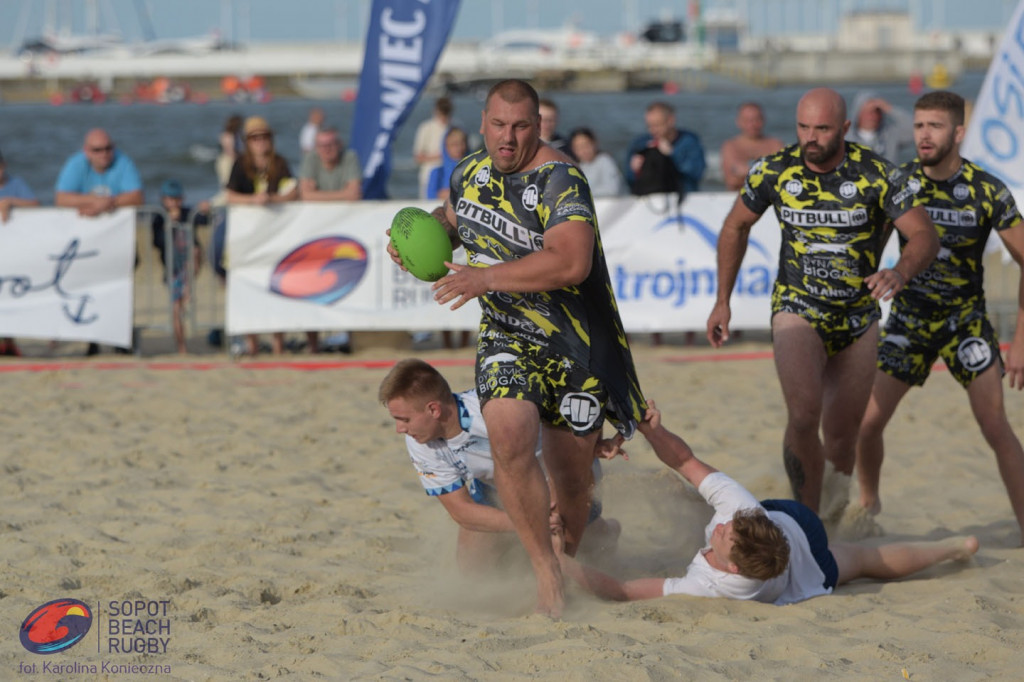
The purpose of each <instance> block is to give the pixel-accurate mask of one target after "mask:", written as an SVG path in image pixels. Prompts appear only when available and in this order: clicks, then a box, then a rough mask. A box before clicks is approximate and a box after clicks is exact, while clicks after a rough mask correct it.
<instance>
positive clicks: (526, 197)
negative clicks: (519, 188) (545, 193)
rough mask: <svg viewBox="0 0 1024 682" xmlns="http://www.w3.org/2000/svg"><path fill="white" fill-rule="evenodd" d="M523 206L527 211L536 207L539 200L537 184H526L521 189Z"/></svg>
mask: <svg viewBox="0 0 1024 682" xmlns="http://www.w3.org/2000/svg"><path fill="white" fill-rule="evenodd" d="M522 201H523V208H525V209H526V210H527V211H532V210H534V209H536V208H537V204H538V203H539V202H540V190H539V189H537V185H528V186H527V187H526V189H524V190H523V199H522Z"/></svg>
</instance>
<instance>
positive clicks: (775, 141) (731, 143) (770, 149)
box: [719, 102, 786, 190]
mask: <svg viewBox="0 0 1024 682" xmlns="http://www.w3.org/2000/svg"><path fill="white" fill-rule="evenodd" d="M736 127H737V128H739V131H740V134H739V135H737V136H736V137H730V138H729V139H728V140H726V141H725V142H723V143H722V147H721V149H720V150H719V156H720V157H721V163H722V181H723V182H724V183H725V187H726V189H728V190H738V189H740V188H742V187H743V181H744V180H746V178H747V171H748V170H750V164H752V163H753V162H754V161H756V160H757V159H759V158H761V157H762V156H768V155H769V154H774V153H775V152H777V151H779V150H780V149H782V148H783V147H784V146H786V145H785V144H783V142H782V140H780V139H779V138H777V137H765V134H764V110H762V109H761V105H760V104H758V103H757V102H744V103H743V104H741V105H740V106H739V109H738V110H737V112H736Z"/></svg>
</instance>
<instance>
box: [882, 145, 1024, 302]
mask: <svg viewBox="0 0 1024 682" xmlns="http://www.w3.org/2000/svg"><path fill="white" fill-rule="evenodd" d="M894 180H895V181H897V182H900V183H901V184H902V183H905V184H906V186H907V188H908V189H909V190H910V191H911V192H912V193H913V194H914V197H915V199H916V200H917V203H919V204H923V205H924V207H925V210H927V211H928V215H929V217H931V219H932V222H933V223H934V224H935V229H936V231H938V233H939V244H940V247H939V255H938V256H937V257H936V258H935V260H934V261H932V263H931V264H930V265H929V266H928V267H927V269H925V270H924V271H923V272H921V273H920V274H918V275H917V276H916V277H914V278H913V279H912V280H910V282H909V283H908V284H907V286H906V288H904V289H903V291H901V292H900V293H899V297H898V299H897V300H898V302H901V303H905V304H908V305H913V306H915V307H920V306H924V307H931V306H936V305H937V306H939V307H949V306H957V305H960V304H961V303H963V302H964V301H967V300H971V299H975V298H980V297H981V296H982V294H983V289H982V287H983V284H984V279H985V270H984V264H983V257H984V255H985V243H986V242H987V241H988V237H989V234H990V233H991V231H992V230H993V229H995V230H996V231H999V230H1005V229H1007V228H1009V227H1012V226H1013V225H1016V224H1017V223H1018V222H1020V220H1021V216H1020V213H1019V212H1018V210H1017V205H1016V203H1015V202H1014V200H1013V195H1012V194H1010V191H1009V190H1008V189H1007V188H1006V185H1004V184H1003V182H1002V181H1001V180H999V179H998V178H996V177H995V176H993V175H992V174H990V173H987V172H985V171H984V170H982V168H981V167H980V166H977V165H975V164H973V163H971V162H970V161H967V160H966V159H965V160H964V162H963V164H962V165H961V166H960V169H959V170H958V171H957V172H956V173H954V174H953V175H952V176H951V177H949V178H948V179H946V180H932V179H930V178H929V177H928V176H927V175H925V174H924V170H923V169H922V168H921V163H920V161H919V160H917V159H915V160H913V161H911V162H910V163H906V164H903V165H902V166H900V167H899V169H898V170H897V171H896V173H895V175H894ZM905 244H906V240H905V239H904V238H903V235H900V249H901V250H902V249H903V246H904V245H905Z"/></svg>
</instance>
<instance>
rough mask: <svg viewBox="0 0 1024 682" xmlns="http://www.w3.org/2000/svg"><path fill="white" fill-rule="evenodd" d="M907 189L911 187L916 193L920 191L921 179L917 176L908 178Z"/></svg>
mask: <svg viewBox="0 0 1024 682" xmlns="http://www.w3.org/2000/svg"><path fill="white" fill-rule="evenodd" d="M907 189H909V190H910V191H911V192H913V193H914V194H917V193H918V192H920V191H921V181H920V180H918V179H917V178H910V179H909V180H907Z"/></svg>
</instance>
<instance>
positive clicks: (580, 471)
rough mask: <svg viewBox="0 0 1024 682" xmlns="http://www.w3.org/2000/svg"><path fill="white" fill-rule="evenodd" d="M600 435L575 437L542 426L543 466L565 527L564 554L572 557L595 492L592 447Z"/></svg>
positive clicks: (570, 433) (596, 433)
mask: <svg viewBox="0 0 1024 682" xmlns="http://www.w3.org/2000/svg"><path fill="white" fill-rule="evenodd" d="M600 435H601V434H600V432H594V433H591V434H589V435H587V436H586V437H583V438H580V437H577V436H574V435H573V434H572V432H570V431H568V430H566V429H557V428H554V427H550V426H545V427H544V440H543V449H544V465H545V466H546V467H547V469H548V475H549V476H550V477H551V488H552V490H553V491H554V494H555V500H556V502H557V505H558V513H559V514H560V515H561V517H562V523H563V525H564V527H565V553H566V554H568V555H569V556H574V555H575V554H576V550H577V548H578V547H579V543H580V540H581V539H582V538H583V531H584V529H585V528H586V526H587V517H588V516H589V515H590V499H591V496H592V494H593V492H594V472H593V469H592V468H591V467H592V465H593V462H594V445H595V443H596V442H597V439H598V437H599V436H600Z"/></svg>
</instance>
